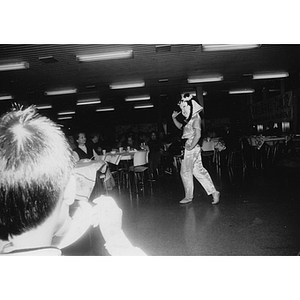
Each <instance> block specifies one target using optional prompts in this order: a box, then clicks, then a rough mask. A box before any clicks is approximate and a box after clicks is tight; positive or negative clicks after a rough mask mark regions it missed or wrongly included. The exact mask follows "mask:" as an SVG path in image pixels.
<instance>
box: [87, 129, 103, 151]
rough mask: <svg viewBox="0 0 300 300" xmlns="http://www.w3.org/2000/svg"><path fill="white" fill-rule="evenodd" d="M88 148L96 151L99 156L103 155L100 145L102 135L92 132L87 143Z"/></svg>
mask: <svg viewBox="0 0 300 300" xmlns="http://www.w3.org/2000/svg"><path fill="white" fill-rule="evenodd" d="M86 144H87V146H88V147H90V148H92V149H94V150H95V152H96V153H97V155H102V147H101V143H100V134H99V133H98V132H92V133H91V134H90V139H89V140H88V141H87V143H86Z"/></svg>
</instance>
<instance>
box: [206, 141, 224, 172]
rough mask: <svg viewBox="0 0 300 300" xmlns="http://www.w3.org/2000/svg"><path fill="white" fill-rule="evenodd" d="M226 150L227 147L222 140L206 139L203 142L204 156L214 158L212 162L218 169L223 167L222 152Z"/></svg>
mask: <svg viewBox="0 0 300 300" xmlns="http://www.w3.org/2000/svg"><path fill="white" fill-rule="evenodd" d="M225 149H226V146H225V144H224V143H223V142H222V141H221V140H220V138H206V139H204V140H203V142H202V146H201V151H202V156H212V161H213V162H214V163H215V164H216V166H217V168H219V167H220V165H221V157H220V152H221V151H223V150H225Z"/></svg>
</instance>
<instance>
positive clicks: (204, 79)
mask: <svg viewBox="0 0 300 300" xmlns="http://www.w3.org/2000/svg"><path fill="white" fill-rule="evenodd" d="M223 79H224V78H223V76H221V75H214V76H207V77H204V76H199V77H189V78H188V79H187V81H188V83H204V82H215V81H222V80H223Z"/></svg>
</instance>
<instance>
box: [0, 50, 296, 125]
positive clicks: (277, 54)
mask: <svg viewBox="0 0 300 300" xmlns="http://www.w3.org/2000/svg"><path fill="white" fill-rule="evenodd" d="M156 46H161V45H154V44H114V45H113V44H101V45H88V44H76V45H70V44H67V45H66V44H54V45H47V44H35V45H29V44H25V45H20V44H10V45H4V44H2V45H0V64H1V63H3V62H11V61H20V60H24V61H27V62H28V63H29V65H30V67H29V69H25V70H15V71H2V72H0V94H7V93H8V94H12V95H13V96H14V101H16V102H20V103H25V104H39V103H51V104H52V107H53V108H52V109H51V110H50V111H49V112H47V113H48V114H49V115H50V116H51V117H52V118H55V117H56V114H57V112H58V111H60V110H64V109H74V110H76V115H77V117H78V116H80V114H81V113H82V112H85V114H83V117H84V118H87V116H91V118H92V116H93V115H94V114H95V105H94V106H92V105H91V106H89V107H83V106H80V107H79V106H77V107H76V101H77V99H78V98H80V97H83V96H85V95H87V96H88V95H91V96H96V95H97V96H99V97H100V99H101V104H100V105H98V106H97V107H99V106H100V107H108V106H109V107H110V106H113V107H115V112H113V113H107V114H110V117H109V118H112V119H119V120H120V119H122V118H124V119H126V116H128V114H129V113H130V116H131V117H132V118H134V114H139V115H141V114H142V115H143V113H141V112H140V110H139V111H134V110H133V109H132V106H133V103H132V102H125V101H124V98H125V97H127V96H131V95H140V94H150V95H151V102H152V103H153V104H154V106H155V108H154V110H153V112H152V113H150V117H148V118H151V117H152V118H155V117H156V116H157V114H159V115H160V117H164V115H165V114H169V113H170V111H171V109H172V108H171V107H170V106H172V105H173V104H175V103H176V102H177V100H178V97H179V96H180V93H182V92H184V91H189V90H194V89H195V88H196V87H197V85H195V84H189V83H188V82H187V77H189V76H195V75H205V76H206V75H214V74H220V75H222V76H223V77H224V80H223V81H222V82H215V83H206V84H202V87H203V90H204V91H205V92H207V95H206V96H204V101H205V102H204V103H205V105H206V103H209V102H211V103H215V104H217V103H221V102H222V101H224V99H230V97H232V99H236V97H237V96H229V95H228V90H229V89H232V88H254V89H255V93H254V96H253V97H255V98H257V99H260V98H261V97H262V96H261V95H262V91H263V90H264V91H267V92H268V93H276V91H275V92H271V91H270V90H277V93H280V90H281V91H282V88H285V89H290V88H294V87H299V73H300V45H292V44H291V45H271V44H266V45H265V44H263V45H261V46H260V47H259V48H255V49H249V50H235V51H218V52H203V51H202V48H201V45H200V44H172V45H169V46H168V47H156ZM129 49H131V50H133V53H134V56H133V58H130V59H120V60H108V61H98V62H78V61H77V60H76V55H79V54H95V53H102V52H111V51H119V50H129ZM44 57H51V59H48V60H47V59H46V60H43V59H41V58H44ZM270 71H286V72H289V74H290V76H289V77H288V78H285V79H281V80H278V79H277V80H252V76H251V75H252V74H253V73H256V72H270ZM162 79H168V81H164V80H163V81H161V80H162ZM136 80H138V81H140V80H143V81H145V87H142V88H136V89H122V90H111V89H110V88H109V85H110V84H111V83H115V82H124V81H136ZM198 85H199V84H198ZM64 87H74V88H77V94H76V95H65V96H45V95H44V92H45V91H47V90H50V89H55V88H64ZM244 97H245V96H244ZM218 101H219V102H218ZM9 102H11V101H1V102H0V110H1V112H2V111H3V110H6V109H7V107H8V106H9V105H10V103H9ZM220 107H222V105H221V104H220ZM157 108H159V110H155V109H157ZM113 114H116V115H113ZM148 115H149V114H148ZM98 116H99V115H98ZM102 116H103V115H102ZM131 117H130V118H127V119H126V120H127V122H128V121H130V120H131V121H132V120H133V119H131ZM77 121H78V119H77ZM144 121H147V120H144ZM120 122H122V120H121V121H120Z"/></svg>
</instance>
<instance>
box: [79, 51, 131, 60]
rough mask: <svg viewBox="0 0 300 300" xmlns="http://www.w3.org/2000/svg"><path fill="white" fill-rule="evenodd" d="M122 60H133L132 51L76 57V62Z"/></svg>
mask: <svg viewBox="0 0 300 300" xmlns="http://www.w3.org/2000/svg"><path fill="white" fill-rule="evenodd" d="M122 58H133V50H127V51H117V52H106V53H97V54H86V55H77V56H76V60H77V61H79V62H90V61H101V60H111V59H122Z"/></svg>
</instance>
